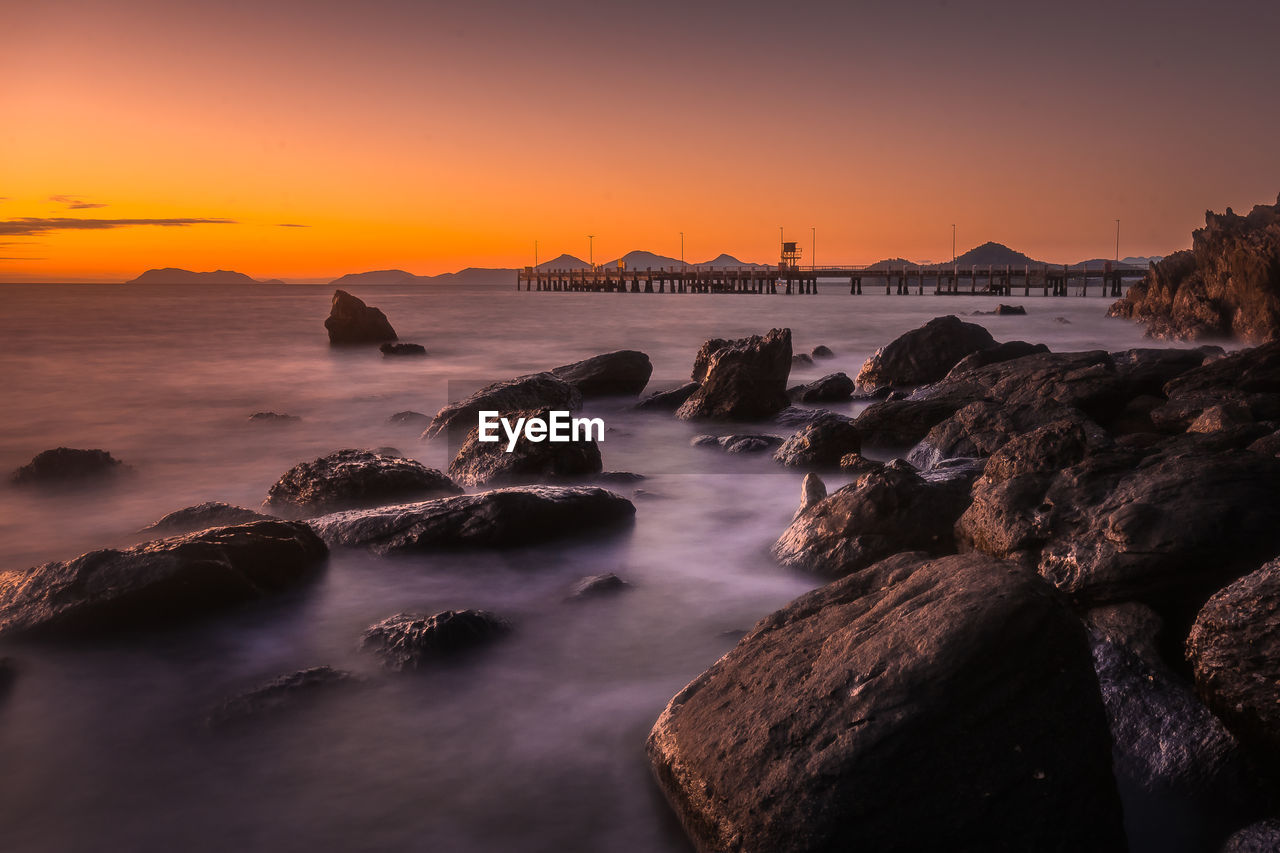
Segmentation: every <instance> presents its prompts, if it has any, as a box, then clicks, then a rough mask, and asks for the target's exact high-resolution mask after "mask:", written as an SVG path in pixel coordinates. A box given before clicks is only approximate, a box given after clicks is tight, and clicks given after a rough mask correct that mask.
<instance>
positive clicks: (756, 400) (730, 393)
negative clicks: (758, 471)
mask: <svg viewBox="0 0 1280 853" xmlns="http://www.w3.org/2000/svg"><path fill="white" fill-rule="evenodd" d="M713 345H715V346H713ZM703 352H706V353H707V355H706V366H705V369H703V370H700V369H699V365H698V364H697V363H695V366H694V378H695V380H697V379H698V374H699V373H700V372H701V373H703V374H704V375H703V378H702V380H701V381H702V384H701V385H700V386H699V388H698V390H696V391H694V392H693V394H692V395H691V396H690V397H689V399H688V400H686V401H685V402H684V404H683V405H681V406H680V408H679V409H678V410H676V417H678V418H681V419H682V420H699V419H712V420H740V421H749V420H761V419H764V418H768V417H771V416H773V415H776V414H777V413H778V412H780V411H782V410H783V409H785V408H786V407H787V406H788V405H790V400H789V399H788V398H787V376H788V375H789V374H790V373H791V330H790V329H771V330H770V331H769V333H768V334H767V335H764V336H763V337H761V336H760V335H753V336H751V337H749V338H743V339H741V340H737V341H732V342H726V341H708V342H707V343H705V344H703V350H702V351H700V352H699V354H698V357H699V359H702V358H703Z"/></svg>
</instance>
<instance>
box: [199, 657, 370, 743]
mask: <svg viewBox="0 0 1280 853" xmlns="http://www.w3.org/2000/svg"><path fill="white" fill-rule="evenodd" d="M354 683H356V679H355V676H354V675H352V674H351V673H349V672H345V671H343V670H340V669H334V668H333V667H330V666H313V667H311V668H310V669H301V670H298V671H297V672H292V673H289V674H288V675H282V676H280V677H279V678H275V679H272V680H271V681H268V682H267V683H266V684H262V685H260V686H258V687H255V688H253V689H252V690H247V691H245V692H244V693H240V694H238V695H236V696H232V697H231V698H230V699H228V700H227V701H225V702H223V703H222V704H221V705H219V706H218V707H217V708H215V709H214V710H213V712H212V713H210V714H209V719H208V723H209V726H210V727H212V728H221V727H224V726H229V725H234V724H237V723H244V722H248V721H249V720H253V719H259V718H261V717H264V716H267V715H271V714H276V713H279V712H282V711H287V710H289V709H291V708H295V707H297V706H298V705H300V704H302V703H304V702H306V701H307V700H312V699H315V698H316V697H317V696H318V695H320V694H324V693H329V692H332V690H333V688H335V687H348V686H350V685H352V684H354Z"/></svg>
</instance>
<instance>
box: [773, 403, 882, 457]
mask: <svg viewBox="0 0 1280 853" xmlns="http://www.w3.org/2000/svg"><path fill="white" fill-rule="evenodd" d="M861 449H862V434H861V433H860V432H859V431H858V428H857V426H855V424H854V422H853V420H852V419H850V418H846V417H844V416H843V415H837V414H834V413H832V412H825V413H823V414H822V415H821V416H820V417H817V418H815V419H814V420H812V421H810V422H809V423H808V424H807V425H805V426H803V427H801V428H800V429H799V430H798V431H797V432H796V433H795V434H794V435H792V436H791V437H790V438H788V439H787V440H786V442H784V443H783V445H782V446H781V447H779V448H778V450H777V452H775V453H774V454H773V458H774V460H775V461H777V462H780V463H782V464H783V465H786V466H787V467H789V468H836V467H838V466H839V465H840V460H841V458H842V457H844V456H846V455H847V454H850V453H857V452H858V451H859V450H861Z"/></svg>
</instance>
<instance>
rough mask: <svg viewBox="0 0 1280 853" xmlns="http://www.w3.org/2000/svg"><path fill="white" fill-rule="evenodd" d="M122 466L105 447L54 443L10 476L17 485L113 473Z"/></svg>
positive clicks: (78, 478) (73, 479)
mask: <svg viewBox="0 0 1280 853" xmlns="http://www.w3.org/2000/svg"><path fill="white" fill-rule="evenodd" d="M121 467H122V465H121V463H120V460H119V459H116V458H115V457H114V456H112V455H111V454H110V453H108V452H107V451H105V450H78V449H76V448H73V447H55V448H54V449H53V450H46V451H44V452H42V453H38V454H36V456H35V458H34V459H32V460H31V461H30V462H28V463H27V464H26V465H23V466H22V467H21V468H19V469H17V470H16V471H14V472H13V476H12V478H11V479H12V480H13V482H14V483H15V484H17V485H27V484H36V483H50V484H52V483H72V482H77V481H84V480H94V479H98V478H101V477H104V476H106V475H109V474H114V473H116V472H118V471H119V470H120V469H121Z"/></svg>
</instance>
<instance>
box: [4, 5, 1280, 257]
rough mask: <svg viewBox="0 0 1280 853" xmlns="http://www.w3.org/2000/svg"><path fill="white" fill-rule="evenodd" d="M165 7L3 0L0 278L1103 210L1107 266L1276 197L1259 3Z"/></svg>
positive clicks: (1053, 233) (702, 244) (999, 236)
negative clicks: (1207, 10)
mask: <svg viewBox="0 0 1280 853" xmlns="http://www.w3.org/2000/svg"><path fill="white" fill-rule="evenodd" d="M185 5H188V4H172V3H160V2H152V0H122V2H116V3H112V4H102V3H89V2H56V0H51V2H42V3H40V4H28V5H27V6H26V7H24V8H20V9H8V10H6V14H5V17H6V19H7V20H6V26H5V29H4V30H2V31H0V115H3V117H4V122H3V127H0V197H2V198H3V200H0V258H2V260H0V281H35V280H116V281H118V280H123V279H126V278H131V277H133V276H135V275H137V274H138V273H140V272H142V271H143V270H144V269H147V268H149V267H161V266H176V267H183V268H187V269H196V270H207V269H215V268H225V269H236V270H240V271H242V272H245V273H248V274H249V275H252V276H255V277H258V278H267V277H281V278H286V279H325V280H327V279H329V278H332V277H335V276H337V275H340V274H342V273H346V272H355V271H361V270H367V269H380V268H391V267H398V268H403V269H407V270H410V271H412V272H415V273H419V274H430V273H439V272H446V271H451V270H456V269H459V268H461V267H466V266H521V265H524V264H527V263H531V262H532V260H533V258H532V255H533V242H534V240H537V241H538V243H539V247H540V252H539V254H540V257H541V259H543V260H545V259H548V258H550V257H553V256H554V255H556V254H559V253H560V252H569V253H571V254H575V255H580V256H583V257H585V256H586V254H587V239H586V235H587V234H595V235H597V236H596V238H595V259H596V260H597V261H601V260H607V259H609V258H613V257H617V256H618V255H621V254H623V253H625V252H627V251H629V250H632V249H647V250H650V251H654V252H659V253H663V254H668V255H677V254H678V253H679V248H680V238H679V232H680V231H684V232H685V256H686V257H687V258H688V259H689V260H691V261H697V260H704V259H707V258H710V257H711V256H713V255H716V254H719V253H720V252H728V253H730V254H733V255H735V256H738V257H740V258H742V259H744V260H748V261H767V260H774V259H776V253H777V239H778V226H779V225H785V226H786V227H787V230H788V233H789V235H790V236H791V237H792V238H794V239H799V240H801V242H802V243H803V244H804V245H805V247H806V249H807V247H808V244H809V237H810V231H809V229H810V227H816V228H817V235H818V252H817V258H818V260H819V261H820V262H830V263H867V262H871V261H875V260H877V259H879V258H883V257H896V256H903V257H907V258H910V259H913V260H946V259H948V258H949V257H950V249H951V246H950V240H951V223H953V222H955V223H957V230H958V244H959V249H960V250H961V251H963V250H964V249H965V248H968V247H971V246H973V245H975V244H977V243H981V242H984V241H986V240H997V241H1000V242H1003V243H1006V244H1008V245H1010V246H1013V247H1014V248H1016V249H1019V250H1021V251H1024V252H1026V253H1028V254H1030V255H1032V256H1033V257H1037V258H1043V259H1046V260H1050V261H1060V262H1061V261H1075V260H1080V259H1083V258H1089V257H1105V256H1110V255H1111V254H1112V252H1113V251H1114V233H1115V232H1114V229H1115V223H1114V220H1115V219H1116V218H1119V219H1121V220H1122V224H1121V246H1120V251H1121V254H1122V255H1147V254H1164V253H1166V252H1168V251H1170V250H1173V249H1177V248H1181V247H1183V246H1185V245H1187V244H1188V243H1189V232H1190V230H1191V229H1192V228H1194V227H1196V226H1197V225H1199V224H1201V223H1202V221H1203V213H1204V210H1205V209H1206V208H1214V209H1222V208H1223V207H1226V206H1228V205H1231V206H1234V207H1235V208H1236V209H1237V210H1242V209H1247V208H1248V206H1249V205H1251V204H1254V203H1259V202H1272V201H1274V200H1275V196H1276V192H1277V190H1280V158H1277V157H1276V156H1275V155H1274V149H1275V144H1274V141H1275V139H1276V138H1280V111H1277V110H1276V109H1275V92H1276V91H1278V90H1280V55H1278V54H1277V53H1276V52H1275V51H1274V49H1273V48H1272V45H1271V41H1272V38H1273V35H1274V33H1275V32H1277V31H1280V12H1277V5H1276V4H1274V3H1262V2H1235V3H1226V4H1223V5H1221V6H1220V7H1218V8H1215V11H1214V13H1213V15H1212V17H1211V18H1209V19H1206V17H1205V16H1204V13H1203V9H1204V7H1203V6H1201V7H1199V9H1197V7H1195V6H1192V5H1190V4H1180V3H1177V2H1172V3H1171V2H1165V3H1159V4H1156V3H1151V4H1141V3H1139V4H1131V7H1130V8H1126V9H1125V10H1115V9H1108V8H1107V7H1106V6H1105V5H1103V4H1097V5H1096V7H1095V6H1091V5H1090V4H1087V3H1086V4H1074V5H1071V7H1070V8H1060V9H1059V8H1055V9H1054V10H1052V11H1048V10H1045V9H1040V8H1038V6H1039V4H1025V3H1012V2H1009V3H968V4H957V3H946V2H943V3H936V2H934V3H927V4H919V5H912V4H904V3H896V4H890V3H878V2H877V3H860V4H851V3H800V4H796V5H792V6H789V7H787V11H782V9H783V7H780V6H777V5H774V4H764V3H758V4H756V3H751V2H739V3H732V4H730V3H715V2H710V3H693V4H692V5H690V4H687V3H686V4H678V3H668V2H665V0H654V2H649V3H646V4H639V3H631V4H628V3H615V2H607V0H604V2H595V3H585V2H577V0H552V2H547V3H543V4H525V3H519V4H517V3H511V2H481V1H480V0H477V2H471V3H467V4H465V5H458V4H445V3H435V2H429V0H420V2H390V1H389V0H383V2H372V3H363V4H359V5H358V6H357V5H356V4H349V3H336V2H326V0H314V1H313V2H301V1H300V0H299V2H262V0H260V1H259V2H254V3H249V2H237V0H229V2H226V3H220V4H217V5H214V4H208V5H206V6H202V7H199V8H194V7H193V8H175V7H183V6H185ZM190 5H193V6H194V4H190ZM1028 5H1034V6H1036V7H1037V8H1027V7H1028ZM1184 6H1185V8H1184ZM77 202H78V203H79V204H78V205H77V206H73V205H76V203H77ZM84 205H101V206H92V207H88V206H84ZM67 218H72V219H82V220H120V219H126V220H142V221H148V220H160V221H163V220H175V219H177V220H230V222H223V223H197V224H187V225H168V226H165V225H161V224H133V225H118V226H115V227H86V223H66V222H50V221H48V220H53V219H67ZM285 223H289V224H293V225H302V226H305V227H282V224H285ZM89 224H92V223H89ZM105 224H111V223H99V225H105ZM806 261H807V258H806Z"/></svg>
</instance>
